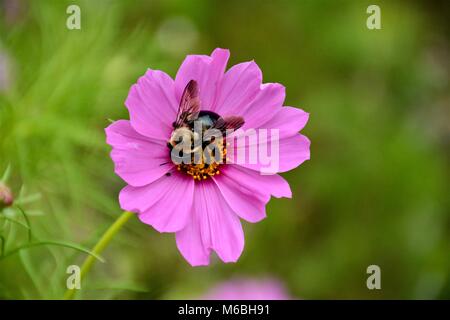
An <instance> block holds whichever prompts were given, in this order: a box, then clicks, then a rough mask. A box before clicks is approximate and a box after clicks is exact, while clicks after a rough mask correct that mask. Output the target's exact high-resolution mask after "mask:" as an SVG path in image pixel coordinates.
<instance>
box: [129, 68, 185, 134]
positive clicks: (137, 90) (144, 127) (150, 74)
mask: <svg viewBox="0 0 450 320" xmlns="http://www.w3.org/2000/svg"><path fill="white" fill-rule="evenodd" d="M125 105H126V106H127V108H128V110H129V112H130V121H131V125H132V126H133V128H134V129H135V130H136V131H137V132H139V133H140V134H142V135H144V136H147V137H150V138H154V139H160V140H166V139H168V138H169V137H170V133H171V132H172V122H173V121H175V118H176V112H177V110H178V100H177V99H176V97H175V84H174V81H173V80H172V78H170V76H168V75H167V74H166V73H164V72H162V71H159V70H151V69H149V70H148V71H147V72H146V73H145V75H144V76H142V77H140V78H139V80H138V82H137V84H134V85H133V86H132V87H131V89H130V92H129V93H128V97H127V100H126V101H125Z"/></svg>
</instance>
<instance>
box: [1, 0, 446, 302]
mask: <svg viewBox="0 0 450 320" xmlns="http://www.w3.org/2000/svg"><path fill="white" fill-rule="evenodd" d="M70 4H78V5H79V6H80V8H81V30H68V29H67V28H66V19H67V17H68V14H66V8H67V6H68V5H70ZM370 4H378V5H379V6H380V8H381V23H382V29H381V30H369V29H367V28H366V19H367V17H368V14H367V13H366V8H367V7H368V5H370ZM0 8H1V9H0V10H1V11H0V176H1V175H2V173H3V172H4V171H6V169H7V167H8V165H10V177H9V179H8V185H9V186H10V188H11V189H12V191H13V192H14V194H15V196H16V198H17V202H16V203H17V204H19V205H20V207H21V208H23V210H24V213H25V216H24V215H23V214H22V213H21V212H20V210H19V209H18V208H17V207H12V208H8V209H5V210H3V211H2V213H0V234H1V236H2V237H3V238H2V239H4V242H5V243H6V245H5V253H8V252H12V254H10V255H7V256H5V257H2V258H0V298H3V299H8V298H16V299H24V298H26V299H32V298H37V299H42V298H56V299H59V298H61V297H62V296H63V293H64V291H65V283H66V278H67V276H68V275H67V274H66V268H67V266H68V265H70V264H81V263H82V261H83V259H84V258H85V257H86V255H85V254H84V253H82V252H80V251H79V250H76V249H74V248H69V247H62V246H61V245H62V244H67V243H72V244H77V245H78V246H82V247H86V248H90V247H91V246H92V245H93V244H94V243H95V242H96V240H97V239H98V238H99V236H100V235H101V234H102V233H103V232H104V231H105V229H106V228H107V227H108V226H109V225H110V224H111V223H112V222H113V221H114V219H115V218H116V217H117V216H118V215H119V214H120V208H119V205H118V200H117V195H118V192H119V190H120V189H121V188H122V187H123V186H124V182H123V181H121V180H120V179H119V178H118V177H117V176H115V175H114V173H113V164H112V161H111V159H110V158H109V155H108V154H109V151H110V148H109V146H107V145H106V143H105V135H104V131H103V128H105V127H106V126H107V125H108V124H109V122H108V119H121V118H128V114H127V111H126V109H125V107H124V105H123V103H124V100H125V98H126V96H127V92H128V90H129V88H130V86H131V85H132V84H133V83H134V82H135V81H136V80H137V78H138V77H139V76H141V75H142V74H143V73H144V72H145V70H146V68H153V69H161V70H164V71H166V72H168V73H169V74H170V75H171V76H174V75H175V73H176V70H177V68H178V66H179V65H180V63H181V62H182V60H183V58H184V56H185V55H186V54H191V53H198V54H209V53H210V52H211V51H212V50H213V49H214V48H215V47H223V48H229V49H230V50H231V59H230V64H235V63H238V62H241V61H246V60H251V59H255V61H256V62H257V63H258V64H259V66H260V67H261V69H262V70H263V73H264V81H265V82H280V83H282V84H284V85H285V86H286V87H287V99H286V103H285V104H286V105H292V106H297V107H300V108H302V109H304V110H305V111H307V112H309V113H310V114H311V116H310V122H309V123H308V125H307V127H306V129H305V130H304V133H305V134H306V135H307V136H308V137H309V138H310V139H311V141H312V147H311V161H308V162H306V163H304V164H303V165H302V166H301V167H299V168H297V169H295V170H293V171H291V172H289V173H287V174H285V175H284V176H285V177H286V179H287V180H288V181H289V182H290V184H291V186H292V190H293V194H294V196H293V199H292V200H288V199H281V200H280V199H274V200H272V201H271V202H270V204H269V206H268V210H267V212H268V218H267V219H266V220H264V221H262V222H261V223H258V224H255V225H252V224H248V223H244V229H245V238H246V246H245V249H244V252H243V254H242V257H241V258H240V260H239V261H238V262H237V263H236V264H223V263H221V262H219V261H217V259H213V262H212V264H211V265H210V266H209V267H201V268H192V267H190V266H189V265H188V264H187V263H186V262H185V261H184V259H183V258H182V257H181V255H180V254H179V253H178V251H177V248H176V245H175V241H174V236H173V234H159V233H157V232H156V231H155V230H153V229H152V228H150V227H148V226H146V225H144V224H142V223H140V222H138V220H137V219H132V220H131V221H129V222H128V223H127V225H126V226H125V228H124V229H123V230H122V231H121V232H120V234H119V235H118V236H117V237H116V238H115V239H114V241H113V242H112V244H111V245H110V246H109V247H108V248H107V250H106V251H105V252H104V253H103V257H104V258H105V259H106V263H97V264H95V266H94V268H93V270H92V271H91V273H90V274H89V275H88V278H86V281H85V282H84V283H83V290H82V292H81V294H80V295H79V296H78V297H79V298H93V299H103V298H122V299H143V298H154V299H166V298H168V299H171V298H182V299H185V298H196V297H199V296H201V295H202V294H204V292H205V291H207V290H208V289H209V288H211V287H212V286H214V285H215V284H217V283H219V282H221V281H226V280H227V279H230V278H235V277H252V278H258V277H267V276H270V277H274V278H278V279H279V280H280V281H282V282H283V284H284V285H285V286H286V288H287V289H288V291H289V293H290V294H291V295H292V296H293V297H299V298H306V299H311V298H321V299H323V298H326V299H328V298H343V299H348V298H362V299H380V298H387V299H393V298H400V299H419V298H425V299H429V298H441V299H442V298H447V299H449V298H450V250H449V249H450V246H449V245H450V232H449V231H450V223H449V222H450V221H449V213H450V197H449V190H450V183H449V178H450V173H449V168H450V166H449V160H450V152H449V150H450V149H449V146H450V125H449V123H450V121H449V120H450V107H449V106H450V95H449V61H450V59H449V55H450V47H449V41H448V39H449V38H448V36H449V24H448V13H449V5H448V2H446V1H435V2H427V1H423V2H415V1H365V0H362V1H357V0H355V1H333V0H330V1H325V0H319V1H316V0H305V1H242V0H240V1H209V0H203V1H182V0H178V1H175V0H170V1H162V0H161V1H119V0H109V1H108V0H101V1H75V0H71V1H65V0H61V1H44V0H39V1H24V0H0ZM19 194H20V196H19ZM25 218H28V220H29V223H30V225H31V231H32V235H31V236H32V241H55V242H58V243H59V244H61V245H44V244H43V245H40V246H35V247H30V248H26V246H27V243H28V236H29V234H28V231H29V230H28V229H27V221H26V219H25ZM13 220H14V221H13ZM24 246H25V247H24ZM18 248H22V250H17V249H18ZM14 250H15V251H14ZM371 264H377V265H379V266H380V267H381V273H382V276H381V281H382V289H381V290H368V289H367V287H366V278H367V276H368V275H367V274H366V268H367V266H369V265H371Z"/></svg>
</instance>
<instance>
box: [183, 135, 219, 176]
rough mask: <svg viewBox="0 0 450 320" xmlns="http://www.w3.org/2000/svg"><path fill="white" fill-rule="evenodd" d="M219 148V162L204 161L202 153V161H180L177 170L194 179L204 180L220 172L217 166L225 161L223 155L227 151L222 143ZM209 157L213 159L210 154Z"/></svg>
mask: <svg viewBox="0 0 450 320" xmlns="http://www.w3.org/2000/svg"><path fill="white" fill-rule="evenodd" d="M219 150H220V153H221V157H220V159H221V161H220V162H215V161H212V162H211V163H206V161H205V160H206V159H205V156H204V155H203V156H202V161H201V162H200V163H189V164H185V163H181V164H178V165H177V170H178V171H181V172H184V173H186V174H187V175H190V176H192V178H193V179H194V180H198V181H202V180H206V179H208V178H209V177H212V176H215V175H218V174H220V171H219V167H220V165H221V164H222V163H224V162H225V161H226V160H225V159H226V156H225V155H226V153H227V150H226V148H225V147H224V145H223V144H220V145H219ZM209 158H210V159H214V157H213V156H212V155H211V154H210V156H209Z"/></svg>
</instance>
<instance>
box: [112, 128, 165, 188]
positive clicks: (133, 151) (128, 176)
mask: <svg viewBox="0 0 450 320" xmlns="http://www.w3.org/2000/svg"><path fill="white" fill-rule="evenodd" d="M105 132H106V142H107V143H108V144H109V145H111V146H112V147H113V150H112V151H111V158H112V159H113V161H114V166H115V172H116V174H117V175H118V176H119V177H121V178H122V179H123V180H125V181H126V182H127V183H128V184H130V185H133V186H136V187H138V186H143V185H146V184H149V183H151V182H153V181H155V180H156V179H158V178H160V177H161V176H162V175H164V174H165V173H166V172H167V171H168V170H170V168H172V167H173V164H172V163H171V162H170V157H169V152H168V149H167V147H166V145H165V144H163V143H161V141H159V140H152V139H150V138H147V137H144V136H142V135H140V134H139V133H137V132H136V131H135V130H134V129H133V128H132V127H131V125H130V122H129V121H127V120H119V121H115V122H114V123H112V124H111V125H110V126H109V127H107V128H106V129H105ZM168 161H169V163H167V162H168ZM162 163H166V164H164V165H162Z"/></svg>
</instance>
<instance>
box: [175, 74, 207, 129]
mask: <svg viewBox="0 0 450 320" xmlns="http://www.w3.org/2000/svg"><path fill="white" fill-rule="evenodd" d="M199 111H200V97H199V95H198V84H197V81H195V80H190V81H189V82H188V84H187V85H186V88H184V91H183V95H182V96H181V101H180V106H179V107H178V112H177V119H176V120H175V122H174V123H173V126H174V127H175V128H178V127H181V126H182V125H183V124H185V123H186V121H188V120H193V119H196V118H197V116H198V113H199Z"/></svg>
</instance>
